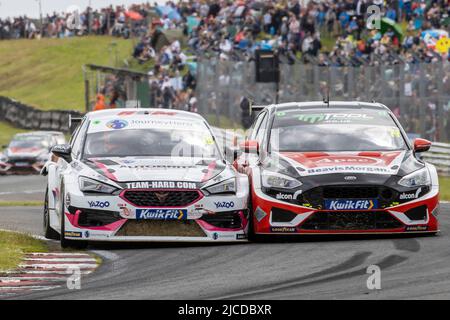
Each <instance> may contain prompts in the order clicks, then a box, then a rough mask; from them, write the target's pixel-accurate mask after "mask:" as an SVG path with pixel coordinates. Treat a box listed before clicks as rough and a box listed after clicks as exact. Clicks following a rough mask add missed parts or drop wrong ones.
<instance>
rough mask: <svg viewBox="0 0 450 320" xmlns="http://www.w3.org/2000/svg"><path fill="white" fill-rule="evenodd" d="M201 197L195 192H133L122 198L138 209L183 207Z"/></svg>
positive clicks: (126, 192) (126, 193)
mask: <svg viewBox="0 0 450 320" xmlns="http://www.w3.org/2000/svg"><path fill="white" fill-rule="evenodd" d="M200 197H201V195H200V193H199V192H197V191H133V190H128V191H125V192H124V194H123V198H124V199H126V200H127V201H129V202H130V203H132V204H133V205H135V206H138V207H185V206H187V205H188V204H191V203H193V202H195V201H197V200H199V199H200Z"/></svg>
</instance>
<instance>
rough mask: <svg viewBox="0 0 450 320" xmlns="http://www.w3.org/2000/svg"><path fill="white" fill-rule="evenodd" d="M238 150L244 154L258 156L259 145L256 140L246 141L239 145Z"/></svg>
mask: <svg viewBox="0 0 450 320" xmlns="http://www.w3.org/2000/svg"><path fill="white" fill-rule="evenodd" d="M239 148H240V149H241V150H242V152H244V153H252V154H258V151H259V143H258V141H256V140H246V141H243V142H241V143H240V144H239Z"/></svg>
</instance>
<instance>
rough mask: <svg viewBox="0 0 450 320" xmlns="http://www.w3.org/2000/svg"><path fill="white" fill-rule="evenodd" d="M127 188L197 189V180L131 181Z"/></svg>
mask: <svg viewBox="0 0 450 320" xmlns="http://www.w3.org/2000/svg"><path fill="white" fill-rule="evenodd" d="M126 185H127V189H197V185H196V183H195V182H183V181H178V182H175V181H142V182H129V183H127V184H126Z"/></svg>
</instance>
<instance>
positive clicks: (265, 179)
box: [261, 171, 302, 189]
mask: <svg viewBox="0 0 450 320" xmlns="http://www.w3.org/2000/svg"><path fill="white" fill-rule="evenodd" d="M261 181H262V185H263V187H264V188H278V189H294V188H298V187H300V186H301V185H302V183H301V182H300V181H298V180H297V179H294V178H291V177H289V176H286V175H284V174H281V173H277V172H271V171H264V172H263V174H262V175H261Z"/></svg>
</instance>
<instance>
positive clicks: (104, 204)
mask: <svg viewBox="0 0 450 320" xmlns="http://www.w3.org/2000/svg"><path fill="white" fill-rule="evenodd" d="M88 204H89V207H90V208H101V209H103V208H109V206H110V203H109V201H88Z"/></svg>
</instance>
